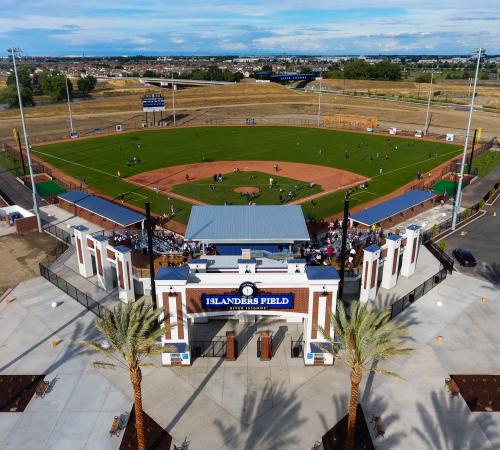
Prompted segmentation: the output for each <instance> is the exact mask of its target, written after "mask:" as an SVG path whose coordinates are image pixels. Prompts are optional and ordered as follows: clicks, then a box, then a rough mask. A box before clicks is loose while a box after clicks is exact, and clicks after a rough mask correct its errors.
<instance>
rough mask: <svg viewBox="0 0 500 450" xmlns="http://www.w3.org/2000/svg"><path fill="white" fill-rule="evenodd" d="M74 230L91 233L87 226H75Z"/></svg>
mask: <svg viewBox="0 0 500 450" xmlns="http://www.w3.org/2000/svg"><path fill="white" fill-rule="evenodd" d="M73 228H74V229H75V230H78V231H89V229H88V228H87V227H86V226H85V225H75V226H74V227H73Z"/></svg>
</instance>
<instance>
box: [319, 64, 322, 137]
mask: <svg viewBox="0 0 500 450" xmlns="http://www.w3.org/2000/svg"><path fill="white" fill-rule="evenodd" d="M322 88H323V69H322V68H321V69H319V95H318V127H319V126H320V125H321V90H322Z"/></svg>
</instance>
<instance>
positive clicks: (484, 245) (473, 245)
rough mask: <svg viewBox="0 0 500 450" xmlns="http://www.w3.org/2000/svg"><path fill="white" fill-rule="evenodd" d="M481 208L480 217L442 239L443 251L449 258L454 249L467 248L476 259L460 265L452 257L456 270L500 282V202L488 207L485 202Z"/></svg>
mask: <svg viewBox="0 0 500 450" xmlns="http://www.w3.org/2000/svg"><path fill="white" fill-rule="evenodd" d="M484 209H485V210H486V214H485V215H484V216H482V217H481V218H479V219H477V220H475V221H474V222H472V223H470V224H468V225H466V226H465V227H464V228H462V229H460V230H458V231H456V232H455V233H454V234H452V235H451V236H447V237H446V238H444V240H445V241H446V243H447V245H446V253H447V254H448V255H450V256H451V257H452V258H453V256H452V252H453V250H454V249H455V248H464V249H467V250H470V251H471V252H472V254H473V255H474V256H475V258H476V260H477V266H476V267H461V266H460V264H459V263H458V261H457V260H456V259H455V258H453V259H454V261H455V267H456V268H457V270H459V271H460V272H462V273H464V274H466V275H472V276H475V277H479V278H482V279H485V280H487V281H489V282H491V283H494V284H500V257H499V255H500V201H497V202H496V203H495V204H494V205H492V206H488V205H485V207H484ZM495 212H496V217H495V216H494V213H495ZM461 232H465V235H464V236H462V235H461Z"/></svg>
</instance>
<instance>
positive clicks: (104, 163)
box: [33, 126, 460, 223]
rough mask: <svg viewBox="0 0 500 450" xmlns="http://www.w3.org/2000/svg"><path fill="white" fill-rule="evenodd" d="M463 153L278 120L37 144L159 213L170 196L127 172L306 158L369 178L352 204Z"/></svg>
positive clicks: (319, 208)
mask: <svg viewBox="0 0 500 450" xmlns="http://www.w3.org/2000/svg"><path fill="white" fill-rule="evenodd" d="M396 147H397V149H396ZM346 151H347V158H346ZM459 152H460V148H459V147H458V146H456V145H450V144H444V143H434V142H428V141H423V140H417V139H403V138H395V137H391V138H390V139H388V138H387V137H384V136H376V135H369V134H359V133H350V132H343V131H333V130H323V129H313V128H299V127H296V128H294V127H280V126H276V127H274V126H272V127H226V126H223V127H200V128H177V129H168V130H147V131H141V132H135V133H127V134H116V135H113V136H105V137H101V138H95V139H86V140H81V141H78V140H75V141H71V142H65V143H60V144H52V145H47V146H40V147H36V148H34V149H33V153H34V154H36V155H37V156H39V157H41V158H43V159H45V160H46V161H48V162H50V163H51V164H53V165H54V166H56V167H58V168H60V169H62V170H64V171H65V172H67V173H68V174H70V175H73V176H74V177H76V178H78V179H82V178H85V179H86V181H87V183H88V184H89V185H90V186H91V187H93V188H94V189H96V190H98V191H101V192H103V193H105V194H108V195H111V196H113V197H118V196H119V195H120V194H122V193H124V192H134V194H131V195H130V196H127V197H129V199H128V200H127V201H130V202H131V203H133V204H135V205H137V206H140V207H143V206H144V201H145V198H148V199H149V200H151V201H152V209H153V211H155V212H158V213H164V212H168V211H170V204H171V202H172V201H171V200H169V199H168V198H167V197H165V196H164V195H161V194H159V195H157V194H155V193H154V192H152V191H151V190H149V189H146V188H138V187H137V186H134V185H133V184H130V183H127V182H126V181H124V180H123V178H125V177H128V176H131V175H135V174H137V173H140V172H144V171H149V170H153V169H157V168H160V167H166V166H174V165H178V164H186V163H197V162H201V161H222V160H267V161H276V162H278V163H279V162H280V161H293V162H304V163H310V164H319V165H324V166H329V167H336V168H339V169H345V170H349V171H352V172H356V173H359V174H361V175H364V176H367V177H370V178H372V181H371V182H370V183H369V186H368V189H366V190H364V191H360V192H359V193H356V194H354V196H353V197H352V202H351V204H353V205H356V204H359V203H363V202H366V201H369V200H373V199H374V198H377V197H379V196H381V195H385V194H388V193H390V192H392V191H393V190H395V189H397V188H398V187H400V186H402V185H403V184H405V183H408V182H409V181H411V180H413V179H415V176H416V173H417V171H420V172H426V171H428V170H430V169H432V168H433V167H435V166H437V165H439V164H441V163H443V162H445V161H447V160H449V159H450V158H452V157H453V156H455V155H457V154H458V153H459ZM377 154H378V156H377ZM386 155H387V157H388V159H387V160H386V159H385V156H386ZM134 156H136V157H138V158H140V160H141V164H138V165H136V164H133V165H131V166H130V167H129V166H127V164H126V161H127V159H131V158H132V157H134ZM370 159H371V160H370ZM380 167H382V168H383V174H382V175H380V174H379V170H380ZM118 172H119V173H120V177H118V176H117V175H118ZM342 198H343V193H342V192H338V193H335V194H330V195H325V196H324V197H321V198H320V199H318V200H317V201H316V202H315V204H314V205H312V204H310V203H309V202H307V203H306V204H305V205H304V206H303V209H304V213H305V214H307V213H311V215H312V216H314V217H317V218H321V217H327V216H328V215H331V214H333V213H336V212H339V211H341V209H342ZM174 203H175V206H176V208H178V209H180V211H179V212H178V214H177V216H176V219H177V220H178V221H180V222H183V223H186V221H187V218H188V217H189V211H190V205H189V204H187V203H184V202H181V201H177V200H174ZM221 203H223V199H222V201H221Z"/></svg>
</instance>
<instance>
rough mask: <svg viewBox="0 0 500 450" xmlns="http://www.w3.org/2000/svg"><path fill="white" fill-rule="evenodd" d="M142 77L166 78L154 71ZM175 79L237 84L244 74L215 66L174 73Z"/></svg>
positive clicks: (146, 72) (147, 71) (149, 71)
mask: <svg viewBox="0 0 500 450" xmlns="http://www.w3.org/2000/svg"><path fill="white" fill-rule="evenodd" d="M142 76H143V77H148V78H162V77H165V75H164V74H162V73H160V72H156V71H154V70H146V71H145V72H144V73H143V74H142ZM174 77H175V78H181V79H184V80H186V79H188V80H206V81H229V82H236V83H237V82H239V81H240V80H241V79H242V78H243V74H242V73H241V72H231V71H230V70H228V69H224V70H222V69H219V67H217V66H216V65H215V64H214V65H212V66H210V67H209V68H208V69H195V70H193V71H192V72H182V73H174Z"/></svg>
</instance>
